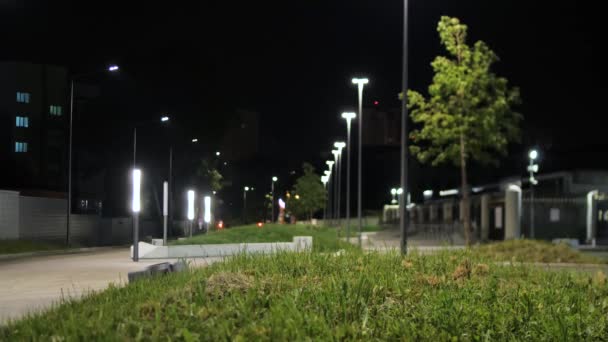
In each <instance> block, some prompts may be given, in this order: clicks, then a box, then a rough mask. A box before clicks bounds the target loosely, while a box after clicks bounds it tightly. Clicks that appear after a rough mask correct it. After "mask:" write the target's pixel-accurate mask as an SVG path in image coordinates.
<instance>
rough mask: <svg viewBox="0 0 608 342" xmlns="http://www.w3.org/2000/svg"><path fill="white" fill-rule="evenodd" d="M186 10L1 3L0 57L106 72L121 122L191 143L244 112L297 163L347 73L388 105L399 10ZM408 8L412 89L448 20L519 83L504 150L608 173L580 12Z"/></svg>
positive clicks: (343, 91) (332, 5)
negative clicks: (465, 29) (535, 152)
mask: <svg viewBox="0 0 608 342" xmlns="http://www.w3.org/2000/svg"><path fill="white" fill-rule="evenodd" d="M193 3H194V4H191V3H186V2H181V1H174V2H158V3H157V2H146V3H145V5H143V4H139V3H138V4H131V2H129V1H120V2H118V1H75V2H73V3H65V2H62V3H58V2H55V1H49V2H47V1H31V0H22V1H6V0H1V1H0V4H1V5H0V11H1V17H0V25H1V26H0V28H1V31H0V42H1V46H2V48H1V49H0V58H1V59H5V60H6V59H9V60H29V61H34V62H45V63H54V64H60V65H66V66H68V67H69V68H71V69H72V70H73V71H74V72H81V71H86V70H90V69H92V68H97V67H99V66H103V65H107V64H109V63H118V64H120V65H121V67H122V75H121V77H122V78H123V79H124V81H125V82H124V84H122V85H120V86H118V85H116V86H114V87H113V88H116V89H127V90H128V91H129V94H130V95H129V96H124V95H123V97H121V100H120V101H116V103H118V106H121V108H116V110H117V111H123V112H128V113H129V114H128V115H129V116H132V117H133V118H134V119H142V118H148V117H155V116H157V115H158V114H159V113H161V112H170V113H172V115H174V116H175V117H177V118H178V119H179V121H181V122H189V123H196V124H193V125H190V126H191V129H193V130H195V131H196V130H200V132H201V134H206V132H208V126H210V125H209V124H208V123H209V122H213V120H216V119H217V117H218V116H221V115H222V113H223V112H225V111H229V110H233V109H235V108H243V109H247V110H253V111H257V112H259V113H260V115H261V125H262V130H261V132H260V134H261V137H262V148H263V151H262V152H263V153H265V154H267V155H275V156H282V158H283V160H289V161H292V162H293V161H294V160H295V161H296V164H298V165H299V164H300V163H301V162H302V161H305V160H309V161H312V162H316V163H318V162H321V161H322V155H321V153H322V152H327V151H328V150H329V149H330V143H331V142H333V141H335V139H336V138H337V137H339V136H343V135H344V134H345V132H344V124H343V122H341V119H339V113H341V112H342V111H343V110H346V109H355V108H356V91H355V88H354V87H353V86H352V85H351V83H350V79H351V77H352V76H354V75H365V76H367V77H369V78H370V82H371V83H370V85H369V87H368V88H367V89H366V96H365V100H366V104H371V102H372V101H374V100H377V101H379V102H380V105H381V106H383V107H385V108H391V107H398V106H399V102H398V101H397V93H398V92H399V91H400V88H401V86H400V80H401V41H402V2H401V1H397V0H392V1H352V0H350V1H346V0H340V1H327V0H307V1H301V0H300V1H282V2H278V1H261V2H254V1H198V2H193ZM410 3H411V18H410V20H411V21H410V22H411V26H410V31H411V36H410V38H411V41H410V48H411V52H410V85H411V87H412V88H414V89H416V90H420V91H425V90H426V87H427V86H428V84H429V82H430V80H431V77H432V74H431V68H430V65H429V64H430V62H431V61H432V59H433V58H434V56H436V55H437V54H439V53H442V50H441V48H440V45H439V39H438V36H437V33H436V25H437V21H438V20H439V18H440V16H441V15H450V16H456V17H459V18H460V19H461V20H462V21H463V22H464V23H466V24H467V25H469V41H470V43H472V42H473V41H475V40H483V41H485V42H486V43H488V44H489V46H490V47H491V48H493V49H494V50H495V51H496V52H497V54H498V55H499V56H500V58H501V61H500V63H499V64H498V65H497V68H496V70H495V71H496V72H497V73H498V74H499V75H501V76H505V77H507V78H508V79H509V81H510V84H511V85H514V86H518V87H520V88H521V94H522V100H523V105H522V106H521V107H520V108H518V110H519V111H520V112H521V113H523V115H524V117H525V121H524V123H523V132H524V137H523V144H522V145H520V146H516V147H514V148H513V153H514V154H516V155H517V156H521V158H523V159H525V151H526V150H527V149H528V147H530V146H533V145H536V146H539V147H540V148H541V150H542V151H544V155H543V158H544V160H545V162H546V163H547V164H548V165H551V166H549V167H550V168H554V169H558V168H578V167H590V168H601V167H604V168H608V159H605V158H601V157H600V156H598V154H599V153H603V151H604V150H605V149H606V147H608V143H607V142H606V139H605V138H604V132H605V130H606V129H605V127H603V126H602V125H599V124H598V122H599V121H598V120H599V118H601V117H603V116H605V111H606V110H605V106H604V105H603V102H604V101H603V100H602V95H603V94H605V90H606V85H605V83H602V84H601V85H600V80H603V79H604V76H605V74H606V67H605V66H600V63H599V60H600V59H601V56H602V54H601V53H600V51H599V49H598V46H597V45H599V43H600V41H603V40H605V39H603V40H596V39H594V38H593V37H594V36H595V35H597V33H595V34H594V30H595V29H596V27H593V25H597V26H599V24H594V18H592V16H591V15H589V13H592V12H593V9H591V8H587V6H588V5H581V2H574V1H569V2H565V1H523V0H510V1H487V0H477V1H473V0H467V1H447V0H425V1H421V0H411V1H410ZM594 44H595V46H594ZM125 84H126V85H125ZM585 151H587V152H589V153H591V154H589V155H587V154H584V153H583V152H585ZM575 156H577V157H576V158H575ZM587 156H591V157H587ZM387 162H390V163H393V162H395V167H397V165H398V162H397V161H387ZM518 167H519V165H518ZM507 169H508V167H507Z"/></svg>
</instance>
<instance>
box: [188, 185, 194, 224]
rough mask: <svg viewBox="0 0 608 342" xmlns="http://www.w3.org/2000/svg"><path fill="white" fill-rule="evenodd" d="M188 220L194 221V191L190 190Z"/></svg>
mask: <svg viewBox="0 0 608 342" xmlns="http://www.w3.org/2000/svg"><path fill="white" fill-rule="evenodd" d="M188 220H190V221H192V220H194V190H188Z"/></svg>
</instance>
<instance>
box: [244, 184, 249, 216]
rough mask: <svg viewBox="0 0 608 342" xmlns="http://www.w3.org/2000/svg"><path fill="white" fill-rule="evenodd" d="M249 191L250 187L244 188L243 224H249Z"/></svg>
mask: <svg viewBox="0 0 608 342" xmlns="http://www.w3.org/2000/svg"><path fill="white" fill-rule="evenodd" d="M249 190H250V189H249V187H248V186H246V187H244V188H243V224H246V223H247V191H249Z"/></svg>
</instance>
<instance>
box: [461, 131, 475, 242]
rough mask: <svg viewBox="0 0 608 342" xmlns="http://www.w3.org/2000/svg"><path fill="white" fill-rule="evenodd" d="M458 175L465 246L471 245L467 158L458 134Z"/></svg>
mask: <svg viewBox="0 0 608 342" xmlns="http://www.w3.org/2000/svg"><path fill="white" fill-rule="evenodd" d="M460 175H461V186H462V206H463V208H462V211H463V216H462V223H463V225H464V240H465V243H466V245H467V246H470V245H471V243H472V234H471V210H470V198H469V185H468V182H467V156H466V149H465V142H464V135H463V134H462V133H461V134H460Z"/></svg>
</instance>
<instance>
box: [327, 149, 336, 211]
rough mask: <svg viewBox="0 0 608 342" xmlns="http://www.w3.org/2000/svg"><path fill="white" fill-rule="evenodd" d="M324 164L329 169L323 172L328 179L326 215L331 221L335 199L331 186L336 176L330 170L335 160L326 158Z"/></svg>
mask: <svg viewBox="0 0 608 342" xmlns="http://www.w3.org/2000/svg"><path fill="white" fill-rule="evenodd" d="M325 164H327V167H329V170H326V171H325V174H326V175H327V177H328V179H329V182H328V184H329V186H328V192H327V193H328V197H329V202H328V205H327V208H328V210H327V217H328V218H329V221H332V216H333V214H334V212H333V211H334V210H333V207H334V205H335V204H334V202H335V201H336V198H335V195H334V194H333V191H332V188H333V187H334V183H335V182H336V177H332V174H333V172H332V171H333V167H334V164H335V161H333V160H328V161H326V162H325Z"/></svg>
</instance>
